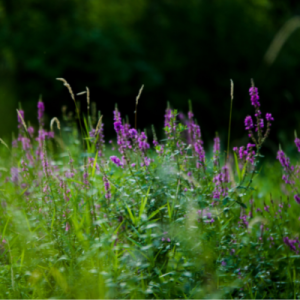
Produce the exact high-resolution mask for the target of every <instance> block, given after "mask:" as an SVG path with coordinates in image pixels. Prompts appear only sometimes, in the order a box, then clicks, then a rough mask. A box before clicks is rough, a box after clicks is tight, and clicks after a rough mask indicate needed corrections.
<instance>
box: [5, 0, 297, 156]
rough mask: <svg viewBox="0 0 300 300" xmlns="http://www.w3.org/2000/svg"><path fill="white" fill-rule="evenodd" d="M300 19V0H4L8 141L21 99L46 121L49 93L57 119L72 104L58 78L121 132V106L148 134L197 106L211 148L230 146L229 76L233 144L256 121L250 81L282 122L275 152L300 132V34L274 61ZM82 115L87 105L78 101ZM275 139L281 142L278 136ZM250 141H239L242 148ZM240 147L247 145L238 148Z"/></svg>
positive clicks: (109, 127)
mask: <svg viewBox="0 0 300 300" xmlns="http://www.w3.org/2000/svg"><path fill="white" fill-rule="evenodd" d="M297 15H300V1H298V0H248V1H243V0H176V1H174V0H134V1H132V0H85V1H81V0H52V1H41V0H0V45H1V48H0V51H1V52H0V55H1V56H0V76H1V80H0V118H1V120H2V124H1V126H0V135H1V136H5V135H8V134H9V133H10V132H11V130H16V119H17V118H16V113H15V109H16V108H17V106H18V102H21V103H22V106H23V108H24V109H25V114H26V118H27V120H28V119H31V120H35V119H36V103H37V100H38V97H39V95H40V94H42V95H43V100H44V102H45V105H46V111H47V113H48V116H49V118H51V117H53V116H58V117H60V116H61V107H62V105H67V106H68V110H69V111H70V110H72V109H73V103H72V101H71V98H70V97H69V95H68V91H67V89H66V88H65V87H63V85H62V84H61V82H58V81H56V80H55V78H57V77H63V78H65V79H66V80H67V81H68V82H69V83H70V84H71V86H72V87H73V89H74V91H75V92H81V91H83V90H84V89H85V87H86V86H88V87H89V89H90V90H91V100H92V101H95V102H96V103H97V107H98V109H100V110H101V112H102V113H103V115H104V122H105V132H106V135H107V136H108V137H111V136H112V134H113V129H112V110H113V108H114V105H115V103H118V106H119V108H120V110H121V112H122V115H123V116H125V115H128V117H129V119H130V121H131V123H132V124H133V123H134V114H133V112H134V104H135V97H136V95H137V93H138V90H139V88H140V86H141V85H142V84H145V88H144V91H143V94H142V96H141V99H140V102H139V109H138V125H139V127H140V128H145V127H146V128H150V126H151V124H154V125H155V126H157V127H158V126H161V125H162V124H163V115H164V110H165V108H166V105H167V101H169V102H170V103H171V105H172V106H173V107H174V108H178V109H179V110H180V111H183V112H186V111H187V109H188V99H191V100H192V103H193V110H194V113H195V116H196V117H197V118H198V121H199V123H200V125H201V128H202V132H203V137H204V140H205V141H206V140H207V141H210V140H212V138H213V135H214V133H215V132H216V131H218V132H219V134H220V135H221V137H222V138H223V141H225V139H226V135H227V127H228V118H229V105H230V79H233V81H234V83H235V91H234V104H233V123H232V126H233V133H232V135H233V139H236V138H240V137H241V136H242V135H243V136H245V138H247V135H246V134H244V125H243V120H244V117H245V116H246V115H247V114H249V113H252V112H253V111H252V108H251V106H250V100H249V96H248V89H249V87H250V78H254V81H255V83H256V86H257V87H258V88H259V91H260V96H261V103H262V110H263V112H271V113H273V116H274V118H275V122H274V127H273V129H274V130H273V134H272V136H273V137H272V140H273V142H272V143H271V142H270V143H269V148H270V149H273V150H274V151H275V150H276V149H277V142H278V141H279V140H280V141H281V142H287V141H289V140H290V141H291V140H292V139H293V131H294V129H298V132H299V135H300V118H299V112H298V109H299V103H300V88H299V86H300V85H299V83H300V82H299V80H300V76H299V75H300V30H299V29H298V30H294V31H293V32H292V33H291V35H290V36H289V37H288V38H287V40H286V42H285V43H284V44H283V46H282V48H281V49H280V51H279V53H278V55H277V56H276V58H275V60H274V62H273V63H267V62H266V60H265V59H264V57H265V54H266V52H267V50H268V48H269V46H270V44H271V42H272V40H273V39H274V37H275V36H276V34H277V33H278V31H279V30H280V28H281V27H282V26H284V24H285V23H286V22H287V21H288V20H289V19H291V18H293V17H295V16H297ZM77 99H78V100H79V101H81V109H82V111H85V110H86V104H85V98H84V96H80V97H79V96H78V97H77ZM275 132H276V133H275ZM240 142H241V141H233V143H236V144H237V143H240ZM238 146H239V145H238Z"/></svg>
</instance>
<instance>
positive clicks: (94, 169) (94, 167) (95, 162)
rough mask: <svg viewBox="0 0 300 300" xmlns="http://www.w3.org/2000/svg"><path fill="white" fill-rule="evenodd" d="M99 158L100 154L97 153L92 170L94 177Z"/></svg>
mask: <svg viewBox="0 0 300 300" xmlns="http://www.w3.org/2000/svg"><path fill="white" fill-rule="evenodd" d="M97 158H98V152H97V153H96V157H95V160H94V165H93V170H92V177H94V175H95V171H96V164H97Z"/></svg>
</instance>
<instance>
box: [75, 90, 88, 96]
mask: <svg viewBox="0 0 300 300" xmlns="http://www.w3.org/2000/svg"><path fill="white" fill-rule="evenodd" d="M84 94H86V91H83V92H80V93H77V94H76V96H81V95H84Z"/></svg>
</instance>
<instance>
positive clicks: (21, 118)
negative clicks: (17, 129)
mask: <svg viewBox="0 0 300 300" xmlns="http://www.w3.org/2000/svg"><path fill="white" fill-rule="evenodd" d="M17 113H18V116H19V117H20V120H21V121H22V124H23V127H24V129H25V130H26V132H27V126H26V124H25V122H24V119H23V117H22V115H21V114H20V112H19V110H17Z"/></svg>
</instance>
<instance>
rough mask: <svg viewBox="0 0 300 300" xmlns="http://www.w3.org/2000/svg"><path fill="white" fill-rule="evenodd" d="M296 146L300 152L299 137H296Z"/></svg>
mask: <svg viewBox="0 0 300 300" xmlns="http://www.w3.org/2000/svg"><path fill="white" fill-rule="evenodd" d="M295 145H296V147H297V149H298V152H300V139H299V138H297V137H296V139H295Z"/></svg>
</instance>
